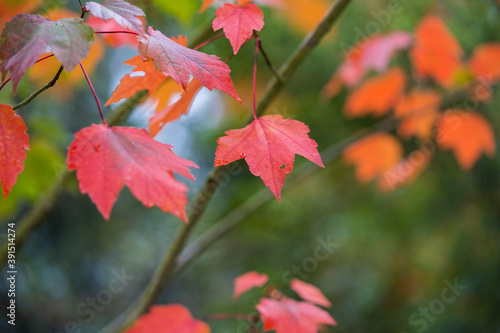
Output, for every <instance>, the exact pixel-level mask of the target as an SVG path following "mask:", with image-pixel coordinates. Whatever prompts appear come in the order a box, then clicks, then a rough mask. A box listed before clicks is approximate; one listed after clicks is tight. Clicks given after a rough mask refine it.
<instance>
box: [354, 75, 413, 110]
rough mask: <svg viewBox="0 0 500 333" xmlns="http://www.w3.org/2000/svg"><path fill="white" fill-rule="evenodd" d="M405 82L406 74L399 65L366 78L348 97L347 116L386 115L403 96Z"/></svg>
mask: <svg viewBox="0 0 500 333" xmlns="http://www.w3.org/2000/svg"><path fill="white" fill-rule="evenodd" d="M405 84H406V74H405V73H404V72H403V70H402V69H401V68H399V67H394V68H392V69H390V70H389V71H387V73H385V74H381V75H379V76H376V77H373V78H370V79H368V80H366V81H365V82H364V83H363V84H362V85H361V86H360V87H359V88H357V89H356V90H354V91H353V92H352V93H351V94H350V95H349V97H348V98H347V101H346V105H345V111H346V114H347V116H349V117H360V116H364V115H367V114H373V115H375V116H382V115H384V114H385V113H387V112H388V111H389V110H390V109H391V108H392V107H393V106H394V104H395V103H396V102H397V100H398V99H399V98H400V97H401V95H402V93H403V91H404V87H405Z"/></svg>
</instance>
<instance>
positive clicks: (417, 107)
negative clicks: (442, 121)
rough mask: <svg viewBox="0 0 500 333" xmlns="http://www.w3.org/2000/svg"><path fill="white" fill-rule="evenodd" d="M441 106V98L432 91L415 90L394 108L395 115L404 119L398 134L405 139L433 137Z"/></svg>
mask: <svg viewBox="0 0 500 333" xmlns="http://www.w3.org/2000/svg"><path fill="white" fill-rule="evenodd" d="M440 105H441V96H440V95H439V94H438V93H437V92H435V91H432V90H429V91H425V90H420V89H415V90H413V91H411V92H410V93H409V94H408V95H406V96H404V97H402V98H401V99H400V100H399V102H398V104H397V105H396V107H395V108H394V113H395V115H396V116H398V117H400V118H402V119H403V120H402V122H401V125H400V126H399V128H398V134H399V135H401V136H402V137H404V138H409V137H411V136H416V137H418V138H420V139H426V138H429V137H431V135H432V129H433V127H434V124H435V123H436V121H437V119H438V117H439V107H440Z"/></svg>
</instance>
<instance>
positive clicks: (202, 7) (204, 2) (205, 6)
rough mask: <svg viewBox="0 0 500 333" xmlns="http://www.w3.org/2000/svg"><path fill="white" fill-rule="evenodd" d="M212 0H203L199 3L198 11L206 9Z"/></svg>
mask: <svg viewBox="0 0 500 333" xmlns="http://www.w3.org/2000/svg"><path fill="white" fill-rule="evenodd" d="M214 1H215V0H203V3H202V4H201V8H200V13H201V12H204V11H205V10H207V8H208V7H210V5H211V4H212V2H214Z"/></svg>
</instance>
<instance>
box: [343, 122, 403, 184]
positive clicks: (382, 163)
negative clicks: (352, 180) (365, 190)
mask: <svg viewBox="0 0 500 333" xmlns="http://www.w3.org/2000/svg"><path fill="white" fill-rule="evenodd" d="M402 155H403V147H402V146H401V143H400V142H399V141H398V140H397V139H396V138H395V137H394V136H393V135H391V134H388V133H382V132H379V133H374V134H371V135H369V136H367V137H366V138H363V139H361V140H359V141H356V142H354V143H352V144H351V145H349V146H348V147H347V148H346V150H345V151H344V154H343V158H344V160H345V161H347V162H348V163H350V164H353V165H354V166H355V167H356V177H357V178H358V180H359V181H361V182H363V183H367V182H369V181H371V180H373V179H375V178H377V177H378V176H380V175H383V174H384V173H385V172H387V171H388V170H390V169H391V168H393V167H394V166H395V165H397V164H398V162H399V160H400V159H401V156H402Z"/></svg>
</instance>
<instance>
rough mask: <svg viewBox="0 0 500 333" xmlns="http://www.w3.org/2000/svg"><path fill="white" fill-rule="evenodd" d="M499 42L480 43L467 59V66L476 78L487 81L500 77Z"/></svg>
mask: <svg viewBox="0 0 500 333" xmlns="http://www.w3.org/2000/svg"><path fill="white" fill-rule="evenodd" d="M499 59H500V43H490V44H482V45H479V46H478V47H476V49H475V50H474V54H473V55H472V57H471V58H470V59H469V68H470V70H471V72H472V74H473V75H474V76H476V77H477V78H485V79H486V80H487V81H490V82H492V81H497V80H499V79H500V62H499V61H498V60H499Z"/></svg>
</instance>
